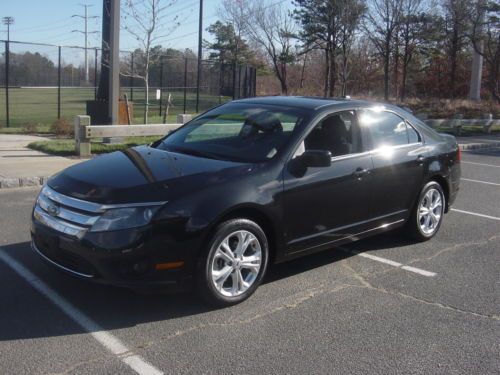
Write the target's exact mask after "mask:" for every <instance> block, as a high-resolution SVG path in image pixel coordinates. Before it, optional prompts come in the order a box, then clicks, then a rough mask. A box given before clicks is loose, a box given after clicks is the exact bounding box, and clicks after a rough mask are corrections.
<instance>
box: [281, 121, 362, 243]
mask: <svg viewBox="0 0 500 375" xmlns="http://www.w3.org/2000/svg"><path fill="white" fill-rule="evenodd" d="M308 149H310V150H328V151H330V152H331V153H332V163H331V166H329V167H320V168H307V169H306V170H303V171H300V173H297V171H295V170H293V169H292V168H289V167H285V172H284V196H283V198H284V199H283V202H284V213H285V220H284V222H285V224H284V225H285V231H286V232H285V237H286V241H287V252H288V253H297V252H301V251H306V250H308V249H314V248H319V247H326V246H328V245H331V244H333V243H335V242H336V241H337V240H339V239H340V238H343V237H346V236H349V235H353V234H355V233H357V229H359V227H360V224H361V223H362V222H364V221H366V220H367V219H368V215H369V202H370V186H371V169H372V160H371V157H370V155H369V153H366V152H363V145H362V141H361V134H360V129H359V127H358V124H357V119H356V116H355V114H354V112H353V111H343V112H336V113H333V114H331V115H328V116H326V117H325V118H324V119H323V120H321V121H320V122H319V123H318V124H317V125H316V126H315V127H314V128H313V130H312V131H311V132H310V133H309V134H308V135H307V137H306V138H305V139H304V141H303V142H302V143H301V145H300V146H299V148H298V150H297V151H296V153H295V155H294V157H298V156H299V155H300V154H301V152H303V151H304V150H308ZM292 160H293V158H292ZM290 164H291V163H289V165H290Z"/></svg>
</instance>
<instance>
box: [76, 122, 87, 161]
mask: <svg viewBox="0 0 500 375" xmlns="http://www.w3.org/2000/svg"><path fill="white" fill-rule="evenodd" d="M74 126H75V152H76V154H77V155H78V156H80V157H81V156H90V154H91V149H90V139H88V138H87V129H86V127H87V126H90V116H75V122H74Z"/></svg>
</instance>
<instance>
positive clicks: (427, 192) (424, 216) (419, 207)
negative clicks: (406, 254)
mask: <svg viewBox="0 0 500 375" xmlns="http://www.w3.org/2000/svg"><path fill="white" fill-rule="evenodd" d="M444 207H445V197H444V193H443V189H442V188H441V185H439V184H438V183H437V182H435V181H431V182H429V183H427V184H426V185H425V186H424V187H423V189H422V191H421V192H420V194H419V197H418V199H417V202H416V203H415V206H414V208H413V211H412V213H411V216H410V218H409V220H408V222H407V224H406V226H407V230H408V232H409V234H410V235H411V236H412V237H413V238H414V239H415V240H417V241H427V240H430V239H431V238H432V237H434V236H435V235H436V233H437V232H438V230H439V227H440V226H441V222H442V221H443V215H444Z"/></svg>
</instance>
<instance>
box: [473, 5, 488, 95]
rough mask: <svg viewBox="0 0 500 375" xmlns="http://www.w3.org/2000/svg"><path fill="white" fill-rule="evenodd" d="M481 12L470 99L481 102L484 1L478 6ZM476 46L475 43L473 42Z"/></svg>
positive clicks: (474, 49)
mask: <svg viewBox="0 0 500 375" xmlns="http://www.w3.org/2000/svg"><path fill="white" fill-rule="evenodd" d="M476 6H477V8H478V12H479V25H478V26H477V34H478V35H479V37H480V39H479V41H477V44H476V45H473V55H472V67H471V72H470V73H471V74H470V87H469V99H470V100H478V101H480V100H481V78H482V75H483V53H484V41H483V32H484V17H485V12H484V0H479V1H478V2H477V4H476ZM472 43H473V44H474V41H473V42H472Z"/></svg>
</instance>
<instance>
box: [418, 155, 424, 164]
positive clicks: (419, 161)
mask: <svg viewBox="0 0 500 375" xmlns="http://www.w3.org/2000/svg"><path fill="white" fill-rule="evenodd" d="M424 161H425V156H424V155H418V156H417V163H418V164H424Z"/></svg>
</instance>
